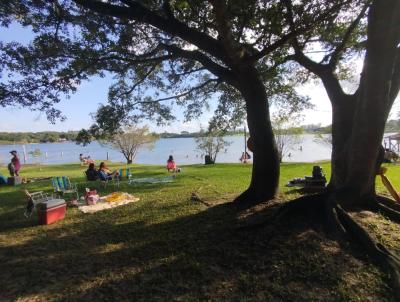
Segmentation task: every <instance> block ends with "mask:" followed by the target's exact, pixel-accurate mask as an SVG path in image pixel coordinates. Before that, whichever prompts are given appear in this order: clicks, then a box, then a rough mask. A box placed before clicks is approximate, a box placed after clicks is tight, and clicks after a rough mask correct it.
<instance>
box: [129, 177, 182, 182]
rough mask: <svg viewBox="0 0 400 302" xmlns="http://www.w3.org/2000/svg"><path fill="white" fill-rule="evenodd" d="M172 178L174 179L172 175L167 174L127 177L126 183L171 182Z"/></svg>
mask: <svg viewBox="0 0 400 302" xmlns="http://www.w3.org/2000/svg"><path fill="white" fill-rule="evenodd" d="M173 180H174V178H173V177H172V176H167V177H145V178H131V179H129V181H128V183H129V184H135V183H151V184H156V183H166V182H172V181H173Z"/></svg>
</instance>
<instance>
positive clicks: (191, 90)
mask: <svg viewBox="0 0 400 302" xmlns="http://www.w3.org/2000/svg"><path fill="white" fill-rule="evenodd" d="M218 81H219V79H209V80H207V81H205V82H204V83H201V84H200V85H198V86H196V87H192V88H191V89H189V90H188V91H185V92H183V93H180V94H177V95H173V96H169V97H166V98H161V99H156V100H153V101H143V102H136V103H134V104H133V105H138V104H150V103H159V102H163V101H168V100H173V99H179V98H181V97H184V96H187V95H189V94H191V93H192V92H194V91H196V90H199V89H202V88H204V87H206V86H207V85H208V84H210V83H213V82H218Z"/></svg>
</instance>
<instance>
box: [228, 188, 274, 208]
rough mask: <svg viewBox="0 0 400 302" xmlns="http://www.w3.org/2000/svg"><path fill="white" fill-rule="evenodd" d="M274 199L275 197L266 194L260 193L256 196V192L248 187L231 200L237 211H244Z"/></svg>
mask: <svg viewBox="0 0 400 302" xmlns="http://www.w3.org/2000/svg"><path fill="white" fill-rule="evenodd" d="M274 197H275V195H274V194H272V193H271V194H268V193H267V194H266V193H264V192H262V194H261V193H260V194H257V192H256V191H255V190H254V189H252V188H251V187H250V188H248V189H247V190H246V191H244V192H243V193H242V194H240V195H239V196H238V197H236V198H235V199H234V200H233V205H234V206H235V207H236V208H237V209H238V210H244V209H248V208H250V207H252V206H254V205H257V204H260V203H263V202H266V201H268V200H271V199H274Z"/></svg>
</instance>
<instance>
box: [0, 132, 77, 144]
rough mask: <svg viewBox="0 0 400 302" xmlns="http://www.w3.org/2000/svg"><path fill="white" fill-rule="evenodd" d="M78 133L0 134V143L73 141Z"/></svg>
mask: <svg viewBox="0 0 400 302" xmlns="http://www.w3.org/2000/svg"><path fill="white" fill-rule="evenodd" d="M77 134H78V131H68V132H56V131H43V132H0V143H3V144H6V143H24V144H28V143H55V142H59V141H63V140H67V141H74V140H75V139H76V135H77Z"/></svg>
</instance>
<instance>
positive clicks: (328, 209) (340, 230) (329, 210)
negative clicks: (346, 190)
mask: <svg viewBox="0 0 400 302" xmlns="http://www.w3.org/2000/svg"><path fill="white" fill-rule="evenodd" d="M324 211H325V216H326V228H327V233H328V234H329V235H330V236H331V237H332V239H335V240H337V241H338V242H341V241H342V240H343V239H344V238H347V232H346V229H345V228H344V227H343V225H342V223H341V222H340V219H339V216H338V213H337V210H336V201H335V200H334V198H333V196H330V197H329V198H328V199H327V200H326V202H325V206H324Z"/></svg>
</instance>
